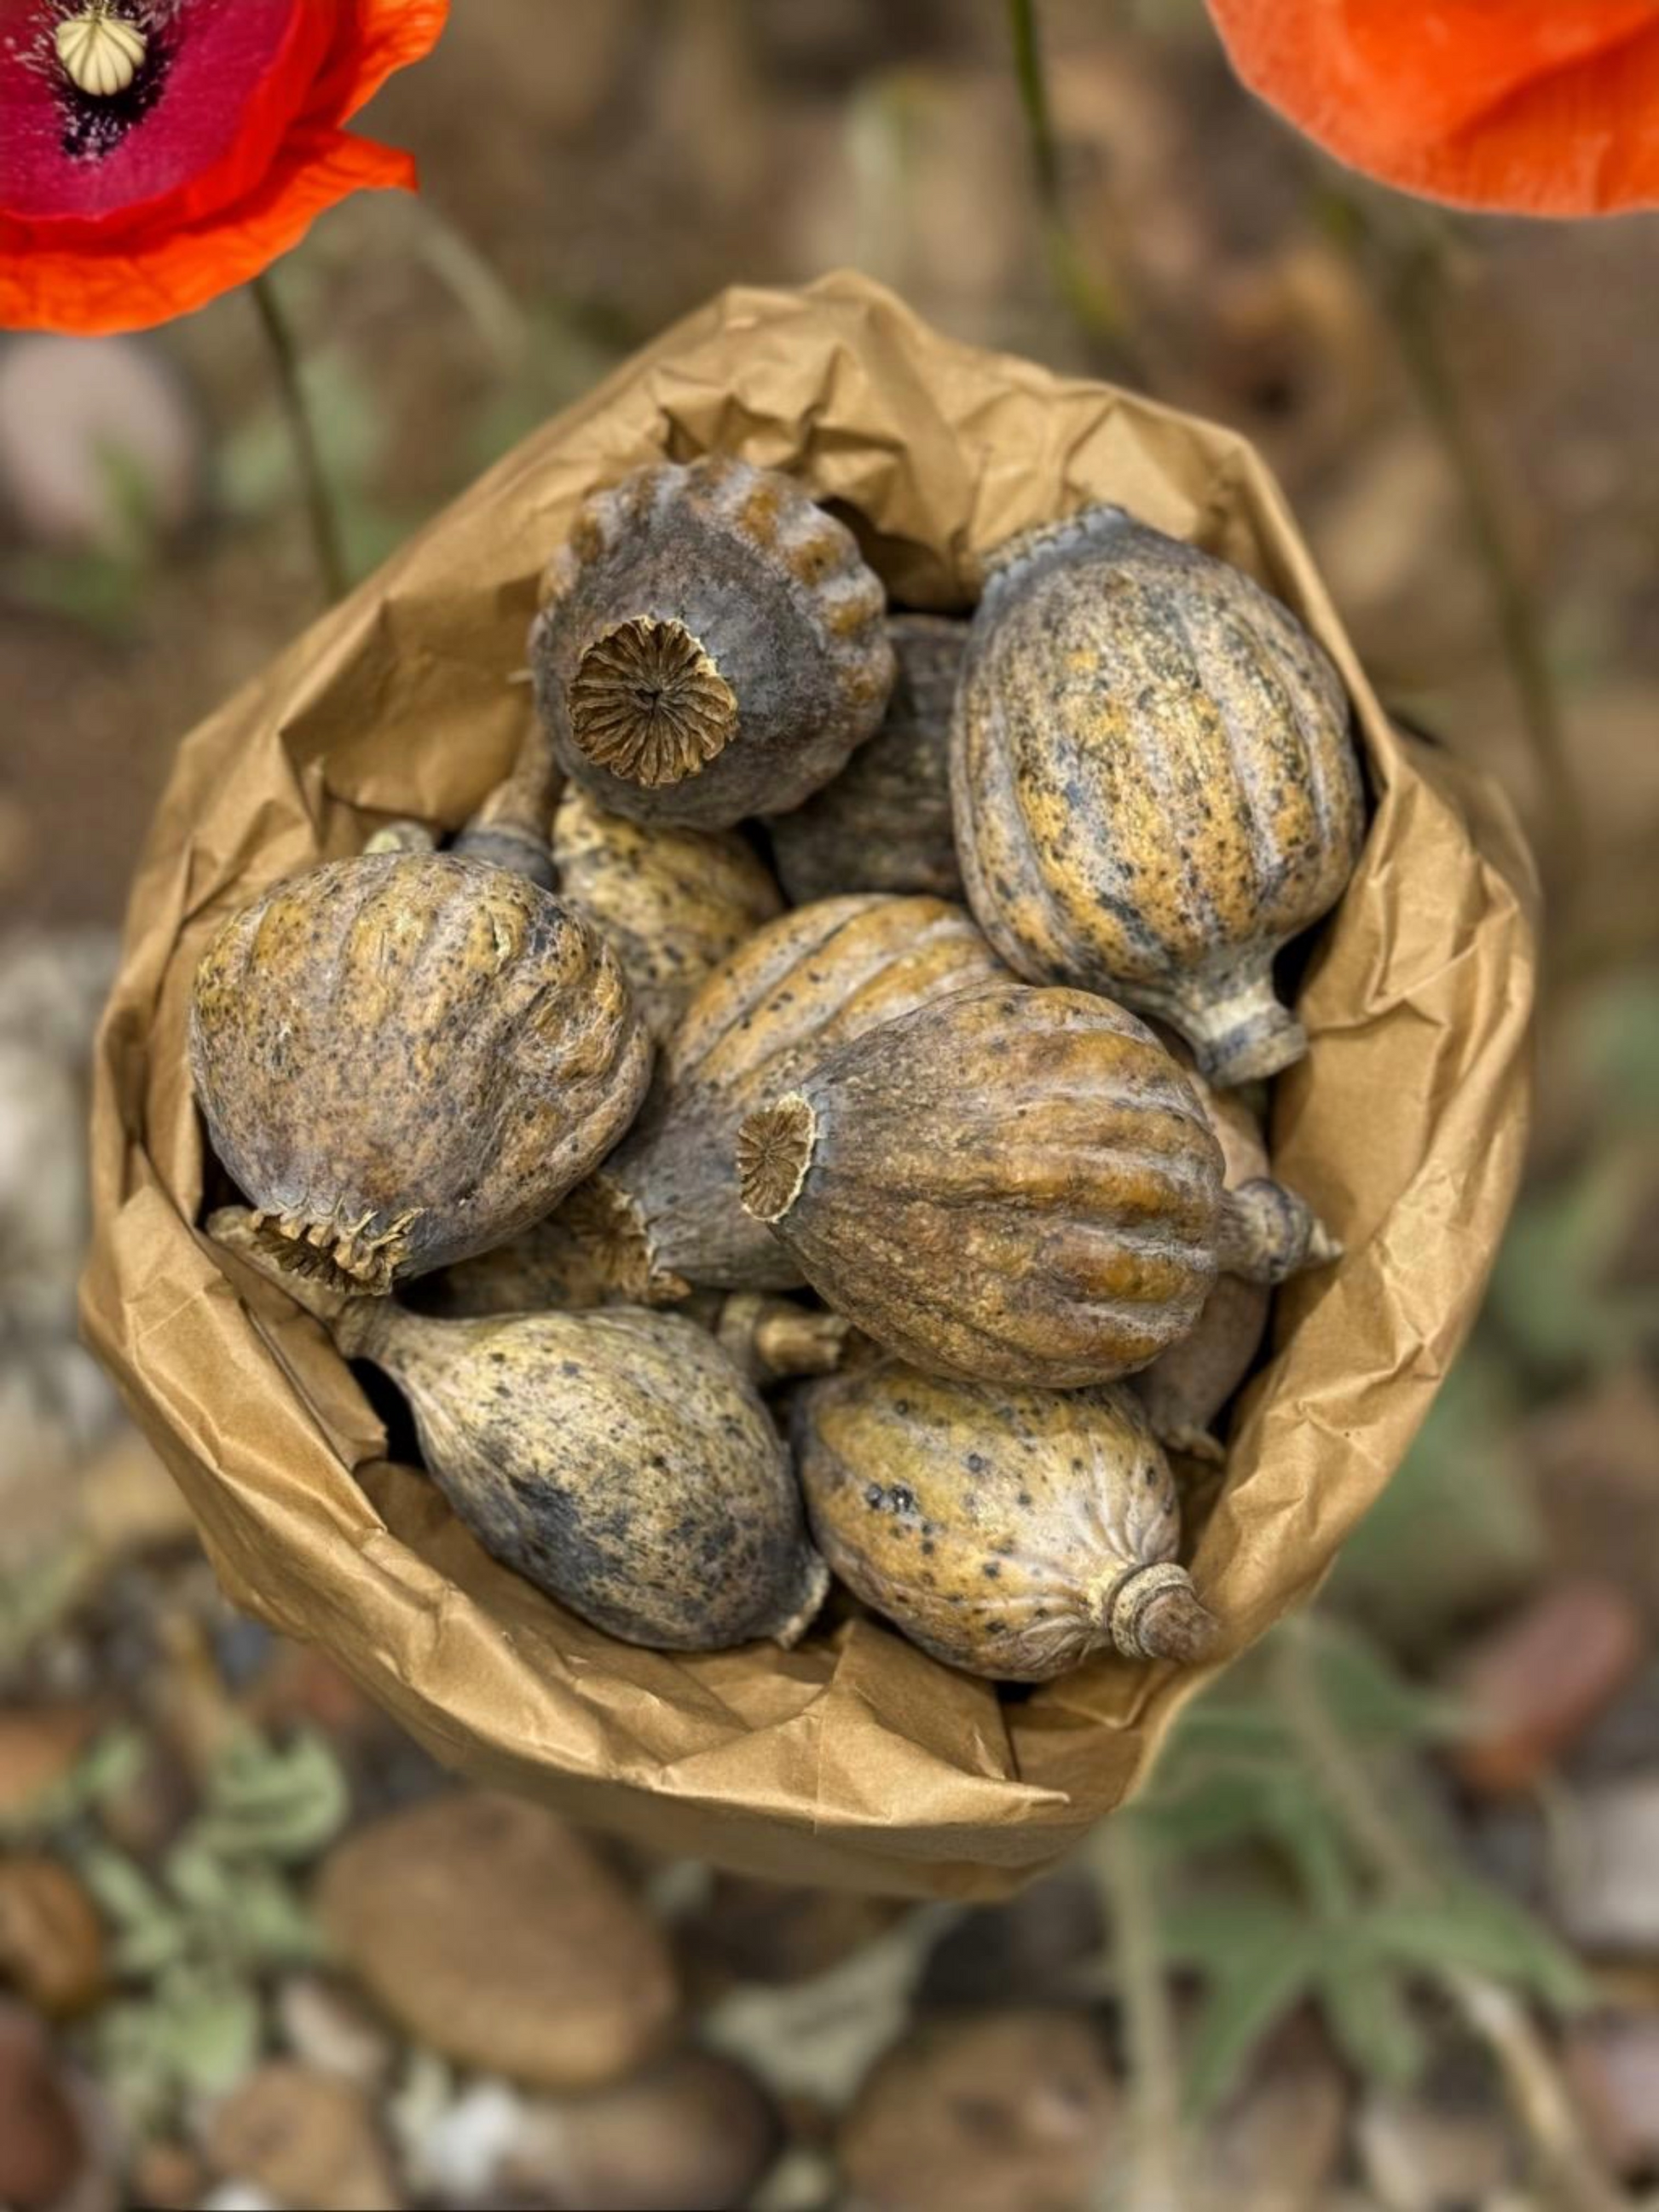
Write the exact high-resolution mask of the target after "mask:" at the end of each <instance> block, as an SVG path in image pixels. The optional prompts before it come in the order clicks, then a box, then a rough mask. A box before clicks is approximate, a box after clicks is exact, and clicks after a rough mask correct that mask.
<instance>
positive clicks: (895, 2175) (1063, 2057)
mask: <svg viewBox="0 0 1659 2212" xmlns="http://www.w3.org/2000/svg"><path fill="white" fill-rule="evenodd" d="M1118 2109H1119V2095H1118V2091H1117V2087H1116V2084H1115V2081H1114V2080H1113V2077H1112V2075H1111V2074H1110V2072H1109V2069H1108V2067H1107V2063H1106V2056H1105V2050H1104V2045H1103V2042H1102V2039H1101V2038H1100V2036H1099V2034H1098V2033H1097V2030H1096V2028H1095V2025H1094V2023H1093V2022H1092V2021H1091V2020H1090V2019H1089V2018H1088V2017H1087V2016H1086V2015H1084V2014H1082V2013H1077V2012H1062V2011H1049V2010H1022V2011H1009V2012H990V2013H981V2014H976V2015H963V2016H961V2017H959V2018H957V2019H952V2020H946V2019H940V2020H938V2021H932V2022H929V2023H927V2025H925V2026H923V2027H921V2028H919V2029H917V2030H915V2031H914V2032H913V2033H911V2034H910V2035H908V2036H907V2037H906V2038H905V2039H903V2040H902V2042H900V2043H898V2044H896V2045H895V2046H894V2047H893V2048H892V2049H891V2050H890V2051H888V2052H887V2053H886V2055H885V2056H884V2057H883V2058H882V2059H880V2060H879V2061H878V2063H877V2065H876V2067H875V2069H874V2070H873V2072H872V2074H871V2075H870V2076H869V2078H868V2079H867V2080H866V2082H865V2084H864V2086H863V2087H862V2088H861V2089H860V2092H859V2093H858V2095H857V2097H856V2098H855V2099H854V2102H853V2106H852V2108H851V2110H850V2111H849V2112H848V2114H847V2117H846V2118H845V2120H844V2121H843V2122H842V2129H841V2133H840V2136H839V2137H838V2139H837V2143H836V2153H837V2157H838V2160H839V2164H840V2169H841V2180H842V2191H843V2194H844V2196H845V2197H847V2198H849V2199H851V2200H854V2201H855V2202H856V2203H858V2204H859V2205H860V2207H861V2208H866V2209H867V2212H939V2208H940V2207H942V2206H945V2205H948V2206H949V2207H950V2208H951V2212H1011V2208H1012V2207H1013V2206H1016V2205H1018V2206H1021V2207H1025V2206H1037V2205H1041V2206H1042V2207H1043V2208H1044V2212H1087V2208H1089V2207H1091V2206H1092V2205H1093V2204H1095V2203H1097V2202H1098V2192H1099V2189H1100V2184H1101V2179H1102V2174H1103V2169H1104V2166H1105V2162H1106V2160H1107V2158H1108V2156H1109V2153H1110V2150H1111V2148H1112V2144H1113V2137H1114V2135H1115V2125H1116V2120H1117V2115H1118ZM838 2201H839V2200H838Z"/></svg>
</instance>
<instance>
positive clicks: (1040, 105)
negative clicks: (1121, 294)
mask: <svg viewBox="0 0 1659 2212" xmlns="http://www.w3.org/2000/svg"><path fill="white" fill-rule="evenodd" d="M1007 6H1008V36H1009V42H1010V45H1011V46H1012V52H1013V62H1014V76H1015V81H1016V82H1017V83H1018V87H1019V103H1020V107H1021V110H1022V112H1023V113H1024V118H1025V137H1026V142H1027V143H1028V145H1029V146H1030V155H1031V179H1032V182H1033V184H1034V185H1035V187H1036V199H1037V212H1038V215H1039V216H1040V217H1041V220H1042V246H1043V253H1044V256H1045V258H1046V259H1047V261H1048V278H1049V282H1050V283H1051V284H1052V285H1053V287H1054V293H1055V295H1056V297H1057V298H1058V299H1059V301H1060V305H1061V306H1062V307H1064V308H1065V310H1066V313H1067V314H1068V315H1069V316H1070V317H1071V319H1072V321H1073V323H1074V324H1075V325H1076V326H1077V328H1078V331H1079V333H1080V334H1081V336H1082V337H1083V339H1084V341H1085V343H1086V344H1087V346H1088V347H1089V349H1090V350H1091V353H1093V354H1095V355H1097V356H1098V357H1099V359H1100V361H1101V362H1102V365H1103V367H1105V368H1109V369H1112V370H1114V371H1115V373H1116V374H1120V375H1123V376H1129V377H1133V379H1134V380H1135V381H1136V382H1138V383H1144V382H1145V381H1146V375H1145V371H1144V368H1143V367H1142V365H1141V364H1140V362H1139V357H1138V355H1137V352H1136V349H1135V347H1134V344H1133V341H1132V340H1131V338H1130V337H1129V334H1128V330H1127V317H1126V315H1125V313H1124V309H1123V306H1122V303H1121V301H1120V300H1118V299H1117V298H1116V296H1115V295H1114V293H1113V292H1112V291H1111V290H1110V289H1109V287H1108V285H1107V284H1106V283H1104V281H1103V279H1102V278H1101V276H1099V275H1098V274H1097V272H1096V271H1095V270H1092V269H1091V267H1090V266H1089V264H1088V263H1087V261H1086V260H1085V258H1084V255H1083V252H1082V249H1081V247H1080V246H1079V244H1078V241H1077V237H1076V234H1075V233H1074V232H1073V228H1072V225H1071V221H1070V218H1069V216H1067V214H1066V191H1065V183H1064V179H1063V178H1062V175H1061V171H1060V142H1059V140H1058V139H1057V137H1055V135H1054V109H1053V106H1052V105H1051V103H1050V101H1049V98H1048V70H1047V67H1046V65H1045V64H1044V62H1043V58H1042V33H1041V31H1040V29H1039V27H1038V23H1037V13H1036V0H1007Z"/></svg>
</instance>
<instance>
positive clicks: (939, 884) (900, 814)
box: [767, 615, 968, 904]
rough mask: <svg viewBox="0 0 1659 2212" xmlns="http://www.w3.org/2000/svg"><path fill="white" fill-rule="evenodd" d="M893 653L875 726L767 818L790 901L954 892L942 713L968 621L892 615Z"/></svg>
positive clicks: (950, 700)
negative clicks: (832, 776)
mask: <svg viewBox="0 0 1659 2212" xmlns="http://www.w3.org/2000/svg"><path fill="white" fill-rule="evenodd" d="M887 635H888V636H889V637H890V639H891V640H892V643H893V650H894V652H895V653H896V655H897V658H898V674H897V677H896V680H895V682H894V684H893V696H892V697H891V698H890V700H889V702H888V704H887V713H886V715H885V716H884V719H883V721H882V725H881V727H880V729H878V731H877V732H876V734H875V736H874V737H873V738H871V739H870V741H869V743H868V744H862V745H860V747H859V749H858V750H857V751H856V752H855V753H854V755H853V757H852V759H851V760H849V761H848V763H847V765H846V767H845V768H844V769H842V772H841V774H840V775H838V776H837V777H836V780H835V781H834V782H833V783H827V784H825V786H824V787H823V790H822V791H820V792H817V793H814V794H813V796H812V797H811V799H807V800H806V802H805V805H801V806H798V807H797V808H796V809H795V811H794V812H793V814H781V815H779V816H778V817H776V819H775V820H774V821H772V822H770V823H768V825H767V826H768V828H769V830H770V831H771V835H772V857H773V860H774V861H775V864H776V866H777V871H778V876H779V878H780V880H781V883H782V884H783V887H784V889H785V890H787V892H788V894H789V896H790V897H791V898H792V899H793V900H794V901H795V902H796V903H797V904H804V903H805V902H806V901H807V900H809V899H820V898H831V897H833V896H836V894H837V893H838V892H843V891H887V892H890V893H896V892H903V891H930V892H932V893H933V896H935V897H937V898H960V897H961V896H962V872H961V871H960V869H959V868H958V867H957V847H956V835H955V831H954V829H953V828H952V826H951V708H952V706H953V704H954V703H955V700H956V694H957V677H958V676H959V675H960V674H961V672H962V659H963V653H965V651H966V650H967V646H968V625H967V623H965V622H957V621H952V620H951V618H950V617H946V616H944V615H893V616H890V617H889V619H888V623H887Z"/></svg>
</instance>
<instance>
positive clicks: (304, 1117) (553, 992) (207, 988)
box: [190, 853, 651, 1292]
mask: <svg viewBox="0 0 1659 2212" xmlns="http://www.w3.org/2000/svg"><path fill="white" fill-rule="evenodd" d="M190 1036H191V1069H192V1072H193V1074H194V1078H195V1084H196V1095H197V1100H198V1101H199V1103H200V1105H201V1108H202V1112H203V1115H204V1119H205V1120H206V1122H207V1126H208V1132H209V1134H210V1137H211V1138H212V1140H213V1146H214V1149H215V1151H216V1152H217V1153H218V1155H219V1157H220V1158H221V1159H222V1161H223V1162H224V1164H225V1165H226V1167H227V1168H228V1170H230V1172H231V1174H232V1175H233V1176H234V1177H235V1179H236V1181H237V1182H238V1183H239V1184H240V1187H241V1188H242V1190H243V1191H244V1193H245V1194H246V1196H247V1197H248V1199H249V1200H251V1202H252V1205H253V1206H254V1207H255V1209H256V1210H257V1212H258V1215H259V1217H260V1218H261V1219H262V1220H263V1221H264V1222H265V1223H266V1224H267V1225H269V1226H270V1230H271V1231H272V1234H273V1237H274V1238H275V1239H276V1242H277V1243H280V1244H281V1246H282V1247H283V1249H284V1250H285V1252H286V1254H287V1257H288V1263H289V1266H290V1267H293V1268H295V1269H296V1270H298V1271H300V1272H304V1273H310V1272H316V1273H321V1274H324V1275H325V1276H326V1277H328V1278H329V1279H332V1280H334V1281H336V1282H337V1283H338V1284H340V1285H345V1286H349V1287H351V1288H354V1289H356V1290H360V1291H374V1292H383V1291H387V1290H389V1289H390V1288H391V1287H392V1284H393V1283H394V1282H398V1281H402V1280H403V1279H405V1278H407V1277H410V1276H413V1275H419V1274H423V1273H426V1272H427V1271H428V1269H430V1268H434V1267H442V1266H444V1265H445V1264H446V1263H447V1262H448V1261H454V1260H459V1259H465V1257H467V1256H468V1255H470V1254H472V1253H475V1252H480V1251H484V1250H487V1249H489V1247H490V1246H491V1245H493V1244H496V1243H501V1241H502V1239H503V1238H505V1237H511V1236H513V1234H514V1233H515V1232H516V1231H519V1230H520V1229H523V1228H526V1226H528V1225H529V1224H530V1223H531V1222H532V1221H535V1220H537V1219H538V1218H539V1217H540V1216H542V1215H544V1214H545V1213H547V1212H549V1211H550V1209H551V1208H552V1207H553V1206H556V1204H557V1203H558V1201H559V1200H560V1199H561V1198H562V1196H563V1195H564V1194H565V1192H566V1191H568V1189H569V1188H571V1186H572V1184H574V1183H575V1182H579V1181H580V1178H581V1177H582V1176H584V1175H586V1173H587V1172H588V1171H589V1170H590V1169H592V1167H593V1166H594V1164H596V1163H597V1162H598V1161H599V1160H600V1159H602V1158H604V1156H605V1153H606V1152H608V1151H609V1150H610V1148H611V1146H612V1145H614V1144H615V1143H616V1141H617V1139H618V1138H619V1137H620V1136H621V1134H622V1133H623V1130H624V1129H625V1128H626V1127H628V1124H629V1121H631V1120H632V1119H633V1117H634V1115H635V1110H636V1109H637V1108H638V1106H639V1103H640V1100H641V1097H642V1096H643V1095H644V1091H645V1087H646V1084H647V1079H648V1076H649V1072H650V1051H651V1048H650V1043H649V1041H648V1039H647V1037H646V1035H645V1032H644V1030H643V1029H642V1028H641V1024H640V1022H639V1019H638V1018H637V1016H636V1015H635V1012H634V1011H633V1008H632V1006H630V1005H629V997H628V987H627V984H626V983H625V982H624V981H623V975H622V971H621V969H619V968H618V967H617V963H616V961H615V959H614V958H613V957H612V956H611V952H610V951H608V950H607V949H606V947H605V945H603V944H602V943H601V942H600V940H599V938H598V936H597V935H596V934H595V933H594V932H593V930H592V928H591V927H590V926H589V925H588V924H587V923H586V922H585V921H583V920H582V919H581V918H580V915H575V914H573V913H571V912H570V911H569V910H568V908H565V907H563V906H562V905H561V904H560V903H559V902H558V901H557V900H556V899H555V898H553V897H551V896H550V895H549V894H548V893H547V892H546V891H544V890H539V889H538V887H537V886H536V885H535V884H532V883H531V882H530V881H528V880H527V879H526V878H524V877H522V876H519V875H515V874H513V873H510V872H507V870H504V869H501V868H495V867H489V866H484V865H483V864H482V863H480V862H477V861H474V860H464V859H459V858H457V857H456V856H455V855H453V854H412V853H388V854H380V855H377V856H375V857H373V858H362V857H359V858H358V859H356V860H331V861H326V862H325V863H324V864H323V865H322V866H319V867H316V868H313V869H311V870H309V871H308V872H307V873H305V874H303V875H301V876H296V877H294V878H291V879H290V880H289V881H288V882H286V883H280V884H275V885H274V886H273V887H272V888H271V889H270V890H267V891H265V892H264V893H263V894H262V895H261V896H259V897H258V898H257V899H255V900H254V901H253V902H252V904H251V905H250V906H247V907H245V908H243V909H242V911H241V912H240V914H236V915H233V916H232V917H231V919H230V920H229V921H228V922H227V923H226V924H225V926H224V927H223V928H222V930H221V931H220V933H219V934H218V936H217V937H216V939H214V942H213V944H212V945H210V948H209V950H208V951H207V954H206V956H205V957H204V959H203V961H202V963H201V966H200V968H199V969H197V976H196V984H195V992H194V997H193V1000H192V1003H191V1027H190Z"/></svg>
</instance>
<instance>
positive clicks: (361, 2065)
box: [276, 1974, 397, 2090]
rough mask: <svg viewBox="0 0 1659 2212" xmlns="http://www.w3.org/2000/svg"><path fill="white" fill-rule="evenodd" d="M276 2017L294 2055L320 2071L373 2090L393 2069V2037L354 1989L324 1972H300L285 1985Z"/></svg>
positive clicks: (378, 2086) (282, 1988)
mask: <svg viewBox="0 0 1659 2212" xmlns="http://www.w3.org/2000/svg"><path fill="white" fill-rule="evenodd" d="M276 2021H277V2025H278V2027H280V2028H281V2030H282V2033H283V2039H284V2040H285V2041H286V2043H287V2044H288V2046H289V2049H290V2050H291V2051H293V2053H294V2056H295V2057H296V2058H298V2059H300V2060H301V2061H302V2062H303V2063H304V2064H306V2065H307V2066H310V2067H313V2068H314V2069H316V2070H317V2072H319V2074H334V2075H338V2076H339V2078H340V2080H341V2081H350V2082H353V2083H355V2084H356V2087H358V2088H360V2089H368V2090H374V2089H378V2088H380V2087H382V2085H383V2084H384V2083H385V2081H386V2079H387V2077H388V2076H389V2075H390V2074H391V2072H392V2064H393V2063H394V2060H395V2058H396V2057H397V2053H396V2051H395V2049H394V2047H393V2045H392V2038H391V2037H390V2036H389V2035H388V2034H387V2033H386V2030H385V2029H384V2028H383V2027H381V2026H380V2022H379V2021H377V2020H376V2019H375V2018H374V2015H372V2014H371V2013H370V2011H369V2009H368V2007H367V2006H366V2005H365V2004H363V2003H362V2002H361V2001H360V2000H359V1999H358V1998H357V1997H356V1996H355V1995H354V1994H353V1992H352V1991H351V1990H348V1989H344V1988H343V1987H342V1986H341V1985H340V1984H338V1983H337V1982H334V1981H331V1980H329V1979H328V1978H326V1977H325V1976H324V1975H322V1974H295V1975H292V1976H290V1977H289V1979H288V1980H287V1981H285V1982H284V1983H283V1985H282V1987H281V1988H280V1989H279V1990H277V1992H276Z"/></svg>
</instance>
